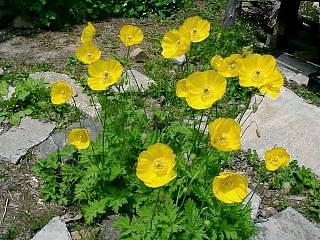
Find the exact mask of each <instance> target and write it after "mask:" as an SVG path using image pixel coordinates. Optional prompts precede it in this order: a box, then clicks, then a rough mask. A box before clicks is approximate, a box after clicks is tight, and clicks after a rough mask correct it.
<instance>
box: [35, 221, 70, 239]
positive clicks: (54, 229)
mask: <svg viewBox="0 0 320 240" xmlns="http://www.w3.org/2000/svg"><path fill="white" fill-rule="evenodd" d="M31 240H71V236H70V234H69V232H68V229H67V226H66V224H65V223H64V222H63V221H61V219H60V217H54V218H53V219H52V220H51V221H50V222H49V223H48V224H47V225H46V226H44V228H42V229H41V230H40V232H38V233H37V234H36V235H35V236H34V237H33V238H32V239H31Z"/></svg>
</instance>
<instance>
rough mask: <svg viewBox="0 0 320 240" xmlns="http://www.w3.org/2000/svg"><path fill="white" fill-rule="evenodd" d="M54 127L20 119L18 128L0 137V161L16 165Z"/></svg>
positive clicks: (27, 119) (11, 129) (27, 118)
mask: <svg viewBox="0 0 320 240" xmlns="http://www.w3.org/2000/svg"><path fill="white" fill-rule="evenodd" d="M54 127H55V124H54V123H50V122H40V121H39V120H36V119H31V118H29V117H25V118H22V119H21V122H20V125H19V126H17V127H12V128H10V129H9V130H8V131H7V132H5V133H4V134H2V135H0V160H2V161H6V162H11V163H14V164H16V163H18V162H19V160H20V158H21V157H23V156H24V155H25V154H26V153H27V151H28V150H29V149H30V148H31V147H33V146H35V145H37V144H39V143H41V142H42V141H44V140H45V139H46V138H48V137H49V135H50V133H51V132H52V131H53V129H54Z"/></svg>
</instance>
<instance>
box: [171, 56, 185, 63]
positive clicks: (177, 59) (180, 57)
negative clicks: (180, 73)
mask: <svg viewBox="0 0 320 240" xmlns="http://www.w3.org/2000/svg"><path fill="white" fill-rule="evenodd" d="M186 60H187V59H186V55H181V56H179V57H175V58H172V61H173V62H174V63H176V64H178V65H183V64H184V63H185V62H186Z"/></svg>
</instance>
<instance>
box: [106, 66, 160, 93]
mask: <svg viewBox="0 0 320 240" xmlns="http://www.w3.org/2000/svg"><path fill="white" fill-rule="evenodd" d="M126 76H127V79H126V80H125V83H124V84H123V85H122V86H119V85H118V87H120V92H123V91H125V92H129V91H134V92H137V91H139V89H140V91H141V92H144V91H146V90H148V89H149V87H150V85H151V84H153V83H154V81H153V80H151V79H150V78H148V77H147V76H146V75H144V74H142V73H140V72H138V71H137V70H134V69H130V70H127V71H126V72H124V74H123V77H125V78H126ZM137 85H138V86H139V87H138V86H137ZM111 89H112V91H115V92H118V89H117V88H116V87H115V86H113V87H111Z"/></svg>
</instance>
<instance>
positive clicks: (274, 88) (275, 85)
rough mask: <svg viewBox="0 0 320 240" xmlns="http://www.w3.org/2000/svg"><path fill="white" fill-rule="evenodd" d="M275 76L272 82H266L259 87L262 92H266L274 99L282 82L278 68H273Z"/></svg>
mask: <svg viewBox="0 0 320 240" xmlns="http://www.w3.org/2000/svg"><path fill="white" fill-rule="evenodd" d="M274 74H275V77H274V80H273V81H272V82H269V83H267V84H266V85H263V86H262V87H260V88H259V91H260V92H261V93H262V94H267V95H268V96H269V97H270V98H271V99H276V98H277V97H279V95H280V89H281V88H282V86H283V84H284V78H283V75H282V74H281V72H280V71H279V70H277V69H276V70H275V73H274Z"/></svg>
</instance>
